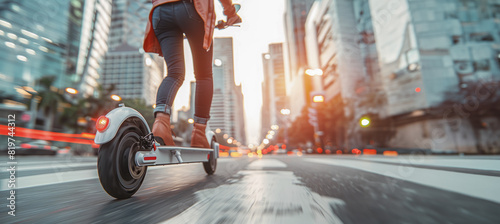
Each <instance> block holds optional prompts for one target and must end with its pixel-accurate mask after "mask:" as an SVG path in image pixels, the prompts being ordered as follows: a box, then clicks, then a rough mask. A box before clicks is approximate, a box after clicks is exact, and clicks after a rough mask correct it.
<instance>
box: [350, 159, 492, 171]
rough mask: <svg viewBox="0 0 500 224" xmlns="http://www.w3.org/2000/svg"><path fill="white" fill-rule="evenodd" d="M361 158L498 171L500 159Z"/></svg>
mask: <svg viewBox="0 0 500 224" xmlns="http://www.w3.org/2000/svg"><path fill="white" fill-rule="evenodd" d="M359 159H361V160H369V161H378V162H385V163H397V164H401V163H402V164H411V165H424V166H436V167H453V168H465V169H474V170H494V171H500V160H491V159H454V158H450V159H438V158H429V157H425V156H423V157H419V156H399V157H394V158H387V157H385V158H377V157H373V158H370V157H359Z"/></svg>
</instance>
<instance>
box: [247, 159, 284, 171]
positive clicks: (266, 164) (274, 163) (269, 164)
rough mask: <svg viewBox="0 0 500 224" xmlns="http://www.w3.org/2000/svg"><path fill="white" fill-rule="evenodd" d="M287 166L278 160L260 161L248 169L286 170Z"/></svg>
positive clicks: (250, 165)
mask: <svg viewBox="0 0 500 224" xmlns="http://www.w3.org/2000/svg"><path fill="white" fill-rule="evenodd" d="M286 167H287V166H286V164H285V163H284V162H281V161H279V160H277V159H260V160H256V161H254V162H252V163H250V164H249V165H248V166H247V169H264V168H286Z"/></svg>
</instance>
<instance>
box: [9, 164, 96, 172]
mask: <svg viewBox="0 0 500 224" xmlns="http://www.w3.org/2000/svg"><path fill="white" fill-rule="evenodd" d="M11 165H16V168H17V170H19V171H31V170H44V169H49V170H50V169H62V168H78V167H86V166H94V167H96V168H97V162H86V163H71V162H67V163H50V162H47V163H45V164H44V165H23V164H22V163H19V164H11ZM7 168H8V167H7V166H2V167H0V169H1V170H2V172H6V171H5V170H6V169H7Z"/></svg>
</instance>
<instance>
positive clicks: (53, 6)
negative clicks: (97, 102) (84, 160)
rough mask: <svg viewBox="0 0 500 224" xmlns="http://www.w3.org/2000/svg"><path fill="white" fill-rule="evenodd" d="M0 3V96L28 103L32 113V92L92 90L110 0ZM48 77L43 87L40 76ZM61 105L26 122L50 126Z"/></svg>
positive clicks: (98, 72)
mask: <svg viewBox="0 0 500 224" xmlns="http://www.w3.org/2000/svg"><path fill="white" fill-rule="evenodd" d="M0 4H1V5H2V6H1V7H0V42H1V44H0V79H1V80H2V81H1V82H0V89H2V90H1V91H2V92H1V93H0V96H1V97H2V100H3V99H8V100H10V101H9V103H10V104H13V103H15V104H17V105H23V106H24V107H25V108H26V107H27V104H31V105H32V108H33V109H32V112H36V109H35V108H36V106H37V101H38V100H36V98H34V97H33V96H34V95H35V94H36V92H37V91H52V92H58V93H61V94H64V89H65V88H67V87H72V88H74V89H77V90H79V92H80V93H81V94H82V95H84V96H85V95H90V94H94V89H95V88H96V87H97V85H98V80H99V78H100V76H101V75H102V69H101V67H102V59H103V56H104V54H105V52H106V51H107V44H106V41H107V38H108V29H109V23H110V21H111V18H110V13H111V0H73V1H41V0H33V1H9V0H1V1H0ZM48 77H52V78H53V81H52V82H51V83H44V85H43V86H50V88H48V87H46V89H44V88H42V87H41V86H42V85H41V83H40V81H41V80H42V78H48ZM44 80H45V81H44V82H46V81H47V80H49V79H44ZM25 99H30V100H29V101H31V102H27V101H28V100H25ZM42 100H43V99H42ZM59 106H61V104H60V105H59ZM62 109H63V108H62V107H59V108H52V109H50V110H46V111H44V113H38V114H37V115H36V116H35V115H34V114H32V116H31V121H30V122H29V124H30V127H33V126H34V123H36V122H38V121H39V123H43V124H44V125H45V129H47V130H49V129H51V127H52V123H53V122H52V118H54V116H55V114H57V113H58V112H57V111H60V110H62ZM37 119H38V120H37Z"/></svg>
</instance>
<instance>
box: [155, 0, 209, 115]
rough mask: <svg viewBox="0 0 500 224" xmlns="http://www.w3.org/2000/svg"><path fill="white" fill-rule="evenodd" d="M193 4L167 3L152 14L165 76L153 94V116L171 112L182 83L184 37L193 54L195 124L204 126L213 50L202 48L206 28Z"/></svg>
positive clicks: (207, 107)
mask: <svg viewBox="0 0 500 224" xmlns="http://www.w3.org/2000/svg"><path fill="white" fill-rule="evenodd" d="M191 2H192V1H189V0H184V1H179V2H172V3H166V4H163V5H160V6H157V7H156V8H155V9H154V11H153V16H152V23H153V29H154V32H155V34H156V37H157V38H158V41H159V42H160V45H161V50H162V53H163V57H164V58H165V62H166V63H167V70H168V74H167V77H166V78H165V79H163V81H162V83H161V84H160V87H159V88H158V93H157V95H156V108H155V110H154V113H155V114H156V113H157V112H164V113H168V114H170V113H171V110H172V104H173V102H174V98H175V95H176V94H177V91H178V90H179V87H180V86H181V85H182V83H183V82H184V76H185V73H186V71H185V62H184V47H183V43H184V37H183V34H185V35H186V37H187V39H188V41H189V45H190V47H191V53H192V54H193V64H194V76H195V78H196V93H195V108H194V109H195V113H194V121H195V122H196V123H201V124H206V123H207V121H208V119H210V106H211V105H212V96H213V78H212V58H213V47H212V46H210V48H209V50H208V51H207V50H205V49H203V40H204V35H205V30H204V28H205V26H204V23H203V20H202V19H201V17H200V16H199V15H198V13H197V12H196V9H195V8H194V5H193V3H191Z"/></svg>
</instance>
